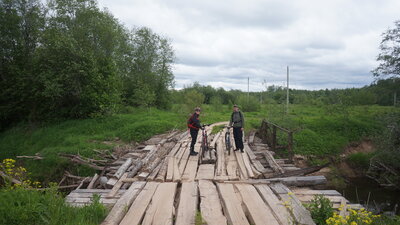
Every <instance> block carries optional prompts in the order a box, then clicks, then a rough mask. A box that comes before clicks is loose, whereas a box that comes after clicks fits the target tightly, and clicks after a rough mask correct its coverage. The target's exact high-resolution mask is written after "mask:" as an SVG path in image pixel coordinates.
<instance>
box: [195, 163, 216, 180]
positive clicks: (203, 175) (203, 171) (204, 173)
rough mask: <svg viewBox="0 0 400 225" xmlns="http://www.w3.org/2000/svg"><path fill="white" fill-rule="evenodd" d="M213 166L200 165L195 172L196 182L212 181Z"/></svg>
mask: <svg viewBox="0 0 400 225" xmlns="http://www.w3.org/2000/svg"><path fill="white" fill-rule="evenodd" d="M214 170H215V165H214V164H202V165H200V166H199V170H198V171H197V176H196V180H212V179H214Z"/></svg>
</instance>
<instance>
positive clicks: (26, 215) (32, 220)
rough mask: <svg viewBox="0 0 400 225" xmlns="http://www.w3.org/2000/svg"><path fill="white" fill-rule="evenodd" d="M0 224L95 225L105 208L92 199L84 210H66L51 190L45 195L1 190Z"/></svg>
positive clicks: (26, 190) (53, 190)
mask: <svg viewBox="0 0 400 225" xmlns="http://www.w3.org/2000/svg"><path fill="white" fill-rule="evenodd" d="M0 202H1V204H0V224H7V225H14V224H15V225H20V224H27V225H28V224H32V225H34V224H49V225H57V224H59V225H64V224H68V225H91V224H93V225H95V224H99V223H100V222H101V221H102V220H103V219H104V218H105V216H106V213H107V210H106V208H105V207H104V206H103V205H102V204H101V203H99V197H94V202H93V203H92V204H91V205H88V206H85V207H83V208H76V207H71V206H67V205H66V203H65V200H64V198H63V197H62V196H61V195H59V194H58V193H57V192H56V191H55V189H54V188H52V189H50V190H47V191H37V190H29V189H22V188H17V189H0Z"/></svg>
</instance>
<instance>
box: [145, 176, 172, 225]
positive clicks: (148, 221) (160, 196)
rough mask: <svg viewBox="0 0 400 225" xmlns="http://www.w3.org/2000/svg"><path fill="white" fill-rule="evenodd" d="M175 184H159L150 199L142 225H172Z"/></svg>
mask: <svg viewBox="0 0 400 225" xmlns="http://www.w3.org/2000/svg"><path fill="white" fill-rule="evenodd" d="M176 187H177V183H161V184H159V185H158V188H157V190H156V192H155V193H154V195H153V198H152V199H151V205H150V207H149V209H148V210H147V211H146V215H145V216H144V219H143V222H142V225H172V223H173V216H172V212H173V208H174V206H173V204H174V199H175V192H176Z"/></svg>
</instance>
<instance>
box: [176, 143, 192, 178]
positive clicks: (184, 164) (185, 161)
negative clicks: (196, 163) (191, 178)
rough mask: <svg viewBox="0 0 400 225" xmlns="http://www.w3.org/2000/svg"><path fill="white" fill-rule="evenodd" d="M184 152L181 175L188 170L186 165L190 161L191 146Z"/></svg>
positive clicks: (180, 164)
mask: <svg viewBox="0 0 400 225" xmlns="http://www.w3.org/2000/svg"><path fill="white" fill-rule="evenodd" d="M182 150H183V155H182V158H181V160H180V161H179V173H180V174H183V172H184V171H185V168H186V164H187V162H188V159H189V152H190V146H187V147H185V148H184V149H182Z"/></svg>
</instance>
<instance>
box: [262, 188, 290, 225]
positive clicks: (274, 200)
mask: <svg viewBox="0 0 400 225" xmlns="http://www.w3.org/2000/svg"><path fill="white" fill-rule="evenodd" d="M254 186H255V188H256V189H257V191H258V192H259V193H260V195H261V197H262V198H263V200H264V202H266V203H267V205H268V206H269V207H270V208H271V210H272V212H273V214H274V216H275V218H276V219H277V220H278V222H279V223H280V224H282V225H286V224H292V223H291V222H292V221H291V216H290V213H289V212H288V211H287V209H286V208H285V206H283V204H282V202H281V201H280V200H279V199H278V197H277V196H276V195H275V194H274V193H273V192H272V190H271V189H270V188H269V187H268V185H266V184H256V185H254Z"/></svg>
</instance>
